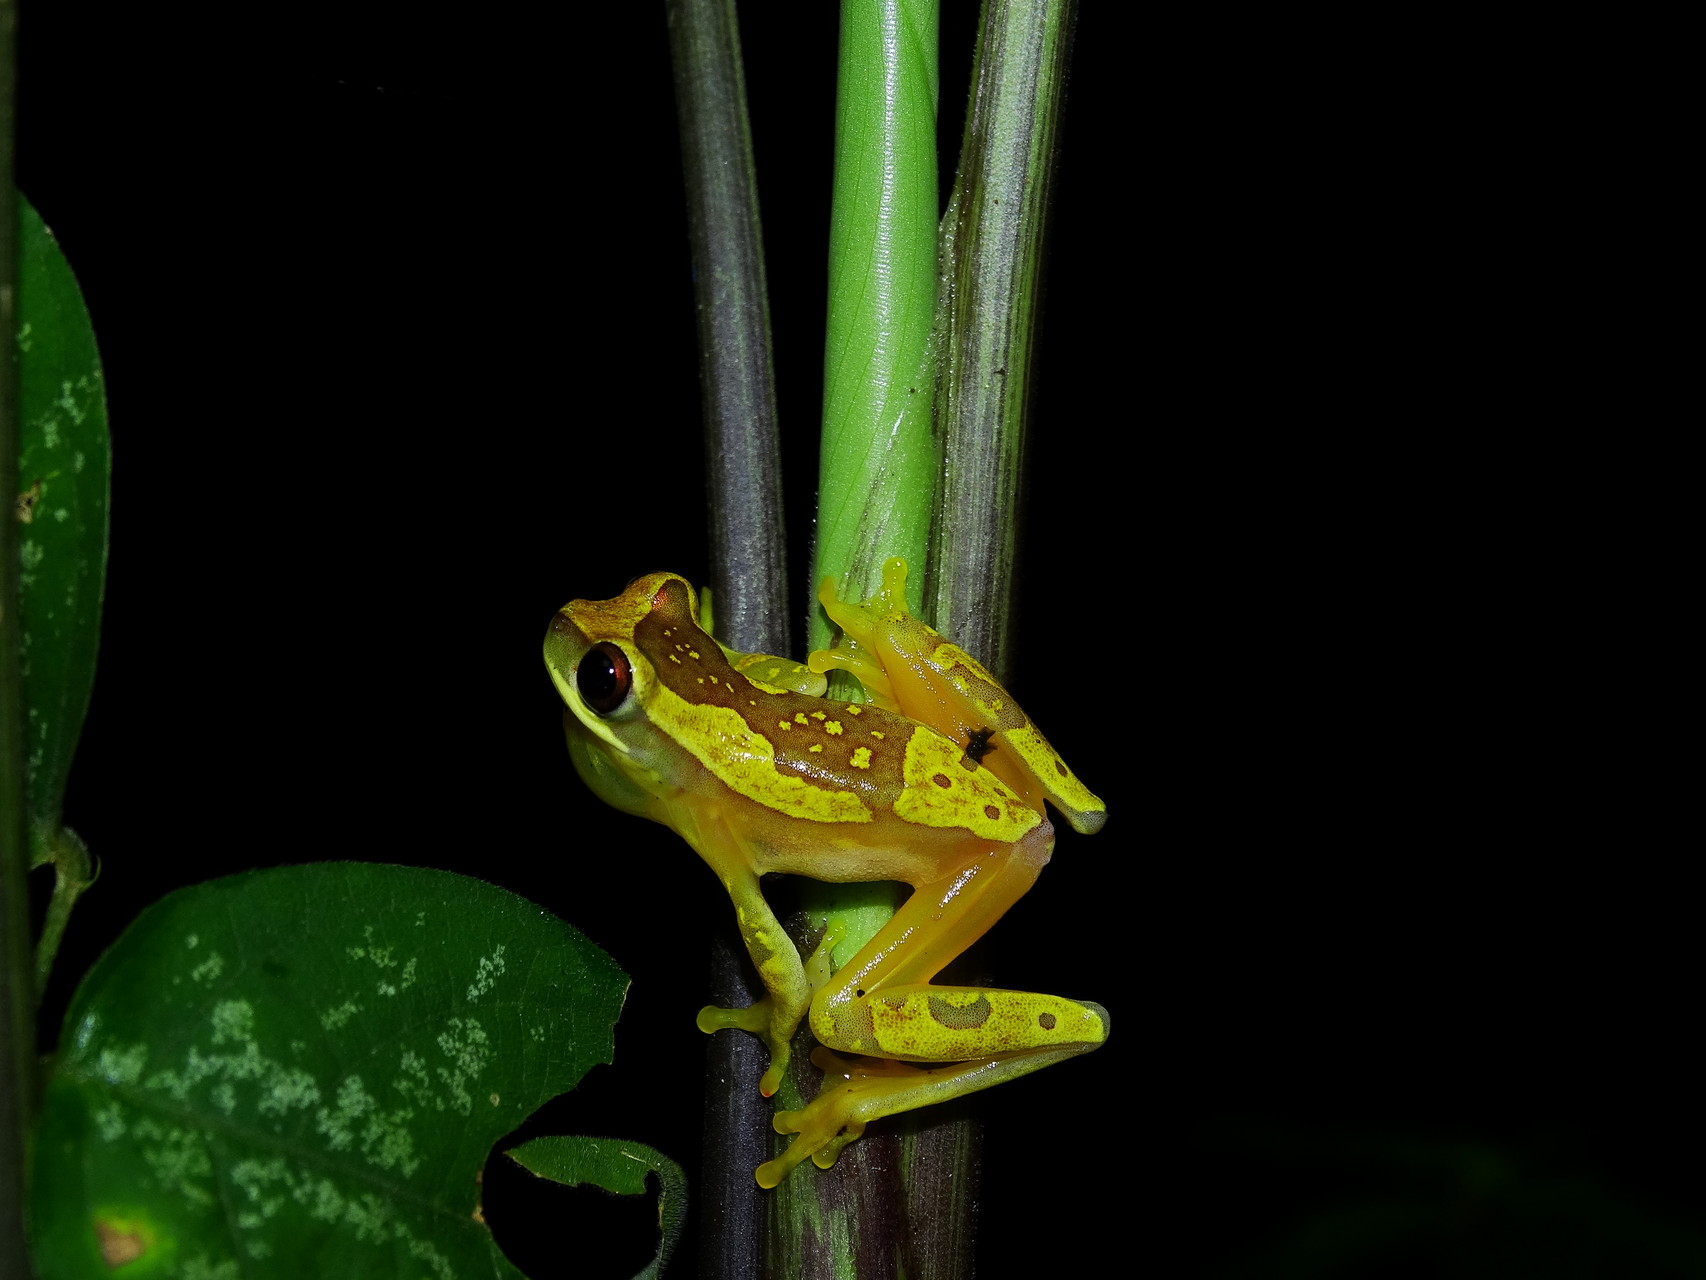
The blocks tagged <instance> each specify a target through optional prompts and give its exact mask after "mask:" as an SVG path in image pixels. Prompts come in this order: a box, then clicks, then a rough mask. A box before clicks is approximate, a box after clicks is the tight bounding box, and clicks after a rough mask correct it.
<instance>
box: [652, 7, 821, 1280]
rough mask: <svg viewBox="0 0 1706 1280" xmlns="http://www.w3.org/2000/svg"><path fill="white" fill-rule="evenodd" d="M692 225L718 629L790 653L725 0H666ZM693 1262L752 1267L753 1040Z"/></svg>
mask: <svg viewBox="0 0 1706 1280" xmlns="http://www.w3.org/2000/svg"><path fill="white" fill-rule="evenodd" d="M666 12H667V14H668V18H669V30H670V58H671V62H672V65H673V67H674V72H675V91H676V104H677V114H678V118H679V120H680V127H681V153H682V164H683V168H684V170H685V172H684V175H683V176H684V178H685V181H686V188H687V222H688V235H689V240H690V243H691V246H692V254H693V268H694V289H695V294H696V298H697V302H698V313H699V374H700V384H701V388H702V392H703V396H704V405H705V452H706V472H707V476H708V478H709V488H710V513H709V514H710V522H711V574H712V578H711V584H710V585H711V589H712V601H713V609H714V612H715V615H716V629H717V633H718V636H719V637H720V638H721V639H722V640H723V642H724V643H725V644H728V645H731V646H733V647H734V648H737V649H740V650H742V651H744V652H756V653H790V652H792V651H793V650H792V646H791V645H790V644H789V639H788V616H789V615H788V608H787V584H788V573H787V555H786V544H785V541H784V535H783V530H784V527H785V526H784V524H783V519H782V480H781V451H780V447H779V444H778V440H777V428H776V394H775V374H774V370H773V365H772V360H771V347H770V312H769V302H768V292H767V289H766V285H765V277H764V255H763V246H762V243H761V236H760V232H759V216H758V184H757V179H756V175H755V173H754V169H753V161H752V135H751V129H750V127H749V125H748V122H747V109H746V81H745V76H744V74H743V71H742V68H741V57H740V35H739V29H738V26H737V24H736V21H735V11H734V5H733V2H732V0H669V3H668V4H667V5H666ZM763 994H764V992H763V990H762V988H760V987H759V986H758V985H757V983H756V981H755V975H754V974H753V972H752V966H751V963H750V961H748V959H747V955H746V951H745V948H744V947H743V946H742V945H741V941H740V938H739V935H738V934H737V933H736V932H735V929H734V927H733V922H732V921H729V922H728V923H727V925H726V927H725V928H723V929H722V930H721V931H720V932H719V933H718V935H717V937H716V938H715V940H714V941H713V944H712V955H711V973H710V991H709V995H710V1000H711V1003H712V1004H715V1005H720V1006H724V1007H738V1006H743V1005H748V1004H751V1003H753V1002H754V1001H755V1000H757V999H758V998H759V997H761V996H762V995H763ZM705 1057H706V1068H707V1070H706V1075H705V1093H706V1099H705V1103H706V1105H705V1126H704V1159H703V1162H702V1170H703V1172H702V1176H701V1178H700V1182H699V1186H698V1187H697V1188H696V1189H695V1197H696V1199H697V1201H698V1206H699V1222H700V1237H699V1238H700V1249H699V1267H700V1273H701V1274H703V1275H704V1276H706V1277H708V1278H710V1280H749V1278H750V1277H752V1276H755V1275H757V1274H758V1267H759V1258H760V1256H761V1254H762V1249H763V1235H764V1225H765V1222H766V1220H767V1214H768V1211H769V1208H770V1205H769V1201H768V1199H767V1197H766V1196H765V1195H764V1193H763V1192H762V1191H760V1189H759V1187H758V1184H757V1183H756V1182H755V1181H754V1180H753V1176H752V1171H753V1170H754V1169H755V1168H757V1166H758V1165H759V1164H760V1163H762V1162H763V1161H764V1160H766V1159H768V1158H769V1155H770V1145H771V1127H770V1112H771V1108H770V1105H769V1103H768V1102H766V1101H765V1099H764V1098H763V1097H762V1096H761V1095H760V1094H759V1092H758V1089H757V1080H758V1078H759V1077H760V1076H761V1075H762V1074H763V1072H764V1068H765V1066H766V1054H765V1049H764V1045H763V1044H762V1043H761V1042H760V1041H759V1040H757V1039H756V1038H754V1037H752V1036H747V1035H718V1036H712V1037H711V1038H710V1040H709V1041H708V1042H707V1044H706V1050H705Z"/></svg>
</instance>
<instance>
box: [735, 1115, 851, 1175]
mask: <svg viewBox="0 0 1706 1280" xmlns="http://www.w3.org/2000/svg"><path fill="white" fill-rule="evenodd" d="M773 1124H774V1125H775V1128H776V1132H777V1133H792V1134H795V1135H797V1136H796V1137H795V1138H794V1140H793V1141H792V1142H790V1143H789V1144H788V1149H787V1150H786V1151H784V1152H783V1153H782V1154H781V1155H779V1156H777V1157H776V1158H775V1159H774V1160H766V1161H765V1162H764V1163H763V1164H761V1165H759V1166H758V1175H757V1176H758V1185H759V1186H761V1187H764V1188H765V1189H767V1190H768V1189H769V1188H771V1187H774V1186H776V1185H777V1184H778V1183H780V1182H781V1181H782V1179H783V1178H785V1177H787V1176H788V1172H789V1170H791V1169H792V1168H793V1167H794V1166H795V1165H797V1164H799V1163H800V1162H801V1161H802V1160H805V1159H806V1158H807V1157H808V1156H809V1157H810V1158H811V1162H812V1163H813V1164H815V1165H816V1166H817V1167H818V1168H820V1169H827V1168H829V1167H830V1166H831V1165H833V1164H834V1163H835V1158H836V1157H837V1156H838V1155H840V1154H841V1148H842V1147H844V1146H846V1145H847V1144H848V1143H849V1142H852V1141H853V1139H855V1138H857V1137H858V1136H859V1135H860V1134H862V1133H864V1132H865V1122H864V1121H862V1120H845V1121H844V1119H843V1117H842V1115H841V1114H840V1108H833V1107H820V1106H819V1105H817V1103H815V1102H814V1103H811V1104H809V1105H808V1106H806V1107H805V1108H804V1109H803V1110H801V1111H778V1112H777V1113H776V1118H775V1120H774V1121H773Z"/></svg>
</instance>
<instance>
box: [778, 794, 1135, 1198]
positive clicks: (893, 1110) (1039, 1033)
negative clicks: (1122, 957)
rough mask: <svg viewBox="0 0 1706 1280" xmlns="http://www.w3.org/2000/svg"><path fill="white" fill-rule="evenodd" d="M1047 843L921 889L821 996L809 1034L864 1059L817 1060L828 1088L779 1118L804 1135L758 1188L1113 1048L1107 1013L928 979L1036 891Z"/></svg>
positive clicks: (1043, 832) (1011, 850)
mask: <svg viewBox="0 0 1706 1280" xmlns="http://www.w3.org/2000/svg"><path fill="white" fill-rule="evenodd" d="M1052 843H1053V838H1052V833H1051V832H1049V830H1048V828H1047V826H1046V825H1045V826H1043V827H1041V828H1039V829H1037V830H1036V831H1034V832H1033V833H1032V837H1030V838H1027V839H1025V840H1022V841H1020V843H1019V844H1017V845H1014V846H1010V847H1008V848H1006V849H998V850H994V851H988V852H985V853H983V854H982V856H980V857H977V858H975V859H974V860H972V861H971V862H970V863H969V864H967V865H964V866H962V867H960V868H959V869H958V870H957V871H956V872H955V873H954V874H952V875H950V876H947V877H945V878H943V879H942V880H939V881H935V882H932V883H929V884H924V885H920V886H918V888H917V890H916V891H915V892H914V893H913V895H912V897H911V898H909V899H908V900H907V902H906V904H905V905H904V906H902V907H901V909H900V910H899V911H898V912H896V913H895V915H894V918H893V919H891V920H890V921H889V922H888V924H886V925H885V926H884V927H883V928H882V929H881V930H880V931H879V932H878V933H877V935H876V937H874V938H873V939H872V940H871V941H870V943H869V944H868V945H867V946H866V947H865V948H864V950H862V951H861V952H860V953H859V954H858V955H857V956H855V957H854V958H853V959H852V960H851V961H850V962H848V964H847V965H846V966H845V967H843V969H842V970H841V972H840V973H838V974H837V975H836V979H835V981H834V982H832V983H831V984H829V985H828V986H826V987H824V988H823V989H822V990H820V991H818V993H817V994H816V996H815V997H814V998H813V1000H812V1010H811V1027H812V1032H813V1034H815V1035H816V1036H817V1038H818V1039H819V1040H820V1041H822V1042H823V1044H824V1045H826V1046H828V1048H829V1049H832V1050H837V1051H840V1053H852V1054H860V1055H864V1057H863V1058H861V1059H860V1060H858V1061H848V1060H846V1059H844V1058H841V1057H839V1056H837V1055H836V1054H827V1055H822V1054H819V1053H814V1054H813V1057H812V1060H813V1062H816V1063H817V1064H818V1065H819V1066H820V1067H823V1068H824V1069H825V1071H826V1073H827V1074H826V1075H825V1078H824V1082H823V1087H822V1089H821V1090H820V1092H819V1093H818V1095H817V1097H816V1098H814V1099H813V1100H812V1101H811V1102H810V1103H809V1104H808V1105H807V1106H806V1107H805V1108H804V1109H803V1110H800V1111H785V1112H782V1113H780V1114H778V1115H777V1117H776V1120H775V1125H776V1130H777V1132H779V1133H795V1134H798V1135H799V1136H798V1137H796V1138H795V1140H794V1142H793V1144H792V1145H791V1146H790V1147H789V1148H788V1150H787V1151H785V1152H784V1153H783V1154H782V1155H781V1156H780V1157H779V1158H777V1159H775V1160H772V1161H770V1162H768V1163H767V1164H765V1165H763V1166H762V1167H761V1168H760V1169H759V1171H758V1181H759V1183H760V1184H761V1185H763V1186H766V1187H772V1186H775V1185H776V1184H777V1183H779V1182H780V1181H781V1180H782V1178H783V1177H784V1176H785V1175H786V1174H787V1172H788V1170H789V1169H791V1168H792V1167H793V1166H794V1165H796V1164H798V1163H799V1162H800V1161H801V1160H803V1159H805V1158H806V1157H807V1156H810V1157H812V1159H813V1161H814V1163H816V1164H817V1165H818V1166H819V1167H820V1168H825V1169H827V1168H828V1167H829V1166H830V1165H831V1164H833V1163H834V1162H835V1157H836V1155H837V1153H839V1151H840V1149H841V1148H842V1147H843V1146H845V1145H846V1144H847V1143H848V1142H850V1141H852V1140H853V1139H854V1138H857V1137H858V1136H859V1135H860V1134H861V1133H862V1132H863V1131H864V1128H865V1125H866V1124H868V1123H869V1122H870V1121H872V1120H875V1119H877V1118H879V1117H882V1116H890V1115H895V1114H897V1113H899V1112H902V1111H911V1110H913V1109H914V1108H917V1107H922V1106H928V1105H929V1104H931V1103H935V1102H942V1101H945V1100H947V1099H949V1098H957V1097H960V1096H961V1095H963V1094H967V1093H973V1092H976V1091H977V1090H979V1089H987V1088H988V1087H989V1086H991V1085H994V1084H1000V1083H1002V1082H1004V1081H1007V1080H1011V1079H1015V1078H1017V1077H1019V1076H1022V1075H1028V1074H1029V1073H1030V1072H1032V1071H1037V1070H1040V1069H1041V1068H1043V1067H1046V1066H1050V1065H1052V1064H1054V1063H1056V1062H1059V1061H1062V1060H1063V1059H1065V1058H1069V1057H1074V1056H1076V1055H1077V1054H1080V1053H1086V1052H1088V1051H1089V1050H1091V1049H1094V1048H1097V1047H1098V1046H1099V1045H1101V1043H1102V1042H1103V1041H1104V1040H1106V1039H1107V1036H1108V1014H1107V1011H1106V1010H1105V1009H1103V1008H1102V1007H1101V1006H1100V1005H1097V1004H1091V1003H1088V1002H1083V1001H1077V1000H1067V999H1064V998H1062V997H1060V996H1052V995H1044V994H1039V993H1034V992H1026V991H991V990H987V989H985V988H981V987H950V986H935V985H932V984H931V982H930V979H931V978H933V977H934V976H935V975H936V974H937V973H938V972H940V970H941V969H942V968H943V966H944V965H946V964H947V963H948V962H949V961H950V960H952V959H953V958H954V957H955V956H957V955H958V954H959V953H960V952H961V951H963V950H964V949H965V948H966V947H967V946H969V945H970V944H971V943H972V942H974V941H975V940H976V939H977V938H979V937H981V936H982V934H983V933H984V932H985V931H986V930H987V929H988V928H989V926H990V925H992V924H993V923H994V922H995V921H996V920H997V919H999V918H1000V917H1001V915H1002V914H1003V913H1004V912H1005V911H1006V910H1007V908H1008V907H1010V906H1012V904H1013V903H1014V902H1016V901H1017V900H1018V899H1019V898H1020V897H1021V896H1022V895H1023V894H1024V893H1025V891H1026V890H1027V889H1029V888H1030V886H1031V884H1032V882H1033V881H1034V880H1035V879H1036V876H1037V872H1038V871H1039V870H1040V869H1041V867H1042V864H1043V863H1044V862H1046V861H1047V858H1048V850H1049V847H1050V846H1051V845H1052ZM872 1059H874V1060H872ZM932 1064H934V1065H932Z"/></svg>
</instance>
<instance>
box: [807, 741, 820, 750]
mask: <svg viewBox="0 0 1706 1280" xmlns="http://www.w3.org/2000/svg"><path fill="white" fill-rule="evenodd" d="M806 750H807V751H822V750H823V743H821V742H814V743H812V744H811V746H809V747H807V748H806Z"/></svg>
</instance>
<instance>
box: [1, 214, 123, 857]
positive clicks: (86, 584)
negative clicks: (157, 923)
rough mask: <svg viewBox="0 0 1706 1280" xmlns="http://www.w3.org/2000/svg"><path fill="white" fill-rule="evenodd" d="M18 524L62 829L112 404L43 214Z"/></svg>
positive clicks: (42, 813)
mask: <svg viewBox="0 0 1706 1280" xmlns="http://www.w3.org/2000/svg"><path fill="white" fill-rule="evenodd" d="M18 244H19V252H18V258H19V264H18V265H19V278H18V421H19V426H20V429H21V430H20V439H19V453H18V487H19V489H20V490H21V492H20V493H18V494H15V495H13V496H14V497H15V498H16V499H17V507H16V512H17V518H18V520H19V521H20V522H21V524H20V527H19V529H18V558H19V569H20V575H19V585H20V600H19V608H18V616H19V619H20V620H21V622H22V624H23V642H22V643H23V655H22V656H23V663H22V665H23V677H24V706H25V708H26V710H27V714H28V716H29V722H28V724H27V725H26V726H25V729H24V733H25V751H26V753H27V760H28V770H29V772H28V780H27V782H26V787H27V788H28V790H27V793H26V794H27V795H28V797H29V813H30V818H31V825H32V826H33V827H34V828H35V830H36V831H37V833H38V839H37V850H36V852H37V860H38V861H39V860H41V859H42V858H43V857H44V856H45V854H46V849H45V848H44V846H43V845H42V843H41V837H42V836H43V835H50V834H51V833H52V832H53V831H55V830H57V829H58V826H59V812H60V805H61V803H62V801H63V800H64V797H65V775H66V773H67V772H68V771H69V769H70V767H71V756H72V753H73V752H74V751H75V750H76V748H77V735H78V734H79V733H80V732H81V731H82V728H83V716H84V713H85V712H87V711H88V709H89V688H90V685H91V684H93V682H94V679H95V651H96V650H97V649H98V648H99V646H100V631H101V590H102V586H103V584H104V582H105V579H106V569H107V480H108V472H109V470H110V468H111V460H112V459H111V449H110V447H109V444H108V441H107V397H106V389H105V385H104V384H103V382H102V379H101V360H100V356H99V354H98V353H97V352H96V350H95V331H94V329H93V328H92V327H91V326H90V324H89V311H88V308H86V307H85V306H84V305H83V295H82V294H81V293H80V292H78V289H77V280H76V278H75V277H74V276H73V275H72V274H71V267H70V265H69V264H68V263H67V262H66V261H65V255H64V254H62V253H61V252H60V251H59V246H58V245H57V244H55V243H54V239H53V236H52V235H51V234H50V233H49V232H48V229H47V228H46V227H45V226H43V225H42V220H41V218H40V216H39V215H38V214H37V213H36V211H35V210H34V209H32V208H30V206H29V205H28V204H27V203H24V202H20V207H19V210H18Z"/></svg>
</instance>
